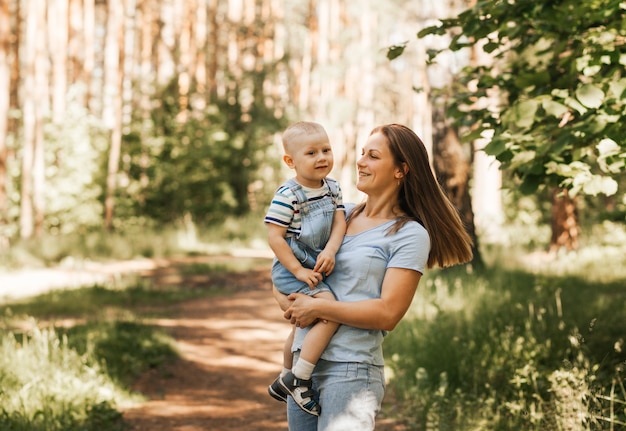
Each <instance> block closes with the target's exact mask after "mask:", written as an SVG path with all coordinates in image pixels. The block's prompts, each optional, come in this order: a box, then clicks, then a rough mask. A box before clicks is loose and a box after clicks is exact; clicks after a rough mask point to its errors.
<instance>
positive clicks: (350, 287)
mask: <svg viewBox="0 0 626 431" xmlns="http://www.w3.org/2000/svg"><path fill="white" fill-rule="evenodd" d="M394 223H395V220H391V221H389V222H387V223H384V224H382V225H380V226H377V227H374V228H372V229H369V230H366V231H363V232H360V233H358V234H356V235H346V236H345V237H344V239H343V242H342V244H341V248H340V249H339V251H338V252H337V254H336V256H335V268H334V270H333V272H332V273H331V274H330V275H329V276H328V278H327V279H326V282H327V283H328V284H329V285H330V286H332V289H333V293H334V294H335V296H336V297H337V300H339V301H346V302H354V301H359V300H362V299H372V298H380V293H381V288H382V283H383V279H384V277H385V271H386V269H387V268H405V269H412V270H415V271H418V272H420V273H422V274H423V273H424V270H425V268H426V263H427V261H428V253H429V251H430V237H429V236H428V232H426V229H425V228H424V227H423V226H422V225H421V224H419V223H418V222H416V221H410V222H407V223H406V224H405V225H404V226H402V228H400V230H399V231H398V232H396V233H394V234H390V235H385V233H386V231H387V230H388V229H390V228H391V227H392V226H393V224H394ZM307 330H308V329H307V328H297V330H296V337H295V339H294V343H293V347H292V350H293V351H297V350H300V348H301V347H302V340H303V338H304V335H305V334H306V331H307ZM384 335H385V331H382V330H379V329H376V330H367V329H360V328H354V327H352V326H347V325H340V326H339V329H338V330H337V332H336V333H335V335H334V336H333V338H332V340H331V341H330V343H329V344H328V346H327V347H326V350H324V353H323V354H322V359H325V360H327V361H335V362H361V363H367V364H372V365H384V359H383V352H382V342H383V337H384Z"/></svg>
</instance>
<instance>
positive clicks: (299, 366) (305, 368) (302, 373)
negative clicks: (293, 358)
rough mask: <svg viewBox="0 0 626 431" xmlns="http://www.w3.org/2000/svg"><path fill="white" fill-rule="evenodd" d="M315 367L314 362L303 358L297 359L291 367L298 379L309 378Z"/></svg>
mask: <svg viewBox="0 0 626 431" xmlns="http://www.w3.org/2000/svg"><path fill="white" fill-rule="evenodd" d="M314 368H315V364H312V363H310V362H307V361H305V360H304V359H302V358H301V359H298V362H296V365H295V367H293V375H294V376H296V377H297V378H299V379H303V380H309V379H310V378H311V374H313V369H314Z"/></svg>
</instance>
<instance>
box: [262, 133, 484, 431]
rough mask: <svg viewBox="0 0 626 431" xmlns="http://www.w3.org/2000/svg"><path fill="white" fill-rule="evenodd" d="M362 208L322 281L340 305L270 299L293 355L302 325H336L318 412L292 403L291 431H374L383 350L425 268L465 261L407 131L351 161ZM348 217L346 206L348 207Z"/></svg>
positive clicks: (319, 378)
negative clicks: (289, 326)
mask: <svg viewBox="0 0 626 431" xmlns="http://www.w3.org/2000/svg"><path fill="white" fill-rule="evenodd" d="M357 168H358V179H357V188H358V189H359V190H360V191H362V192H363V193H365V194H366V195H367V196H366V199H365V201H364V202H363V203H361V204H359V205H357V206H356V207H354V208H352V209H349V211H348V220H347V221H348V228H347V232H346V236H345V238H344V240H343V243H342V245H341V248H340V250H339V252H338V253H337V255H336V263H335V269H334V271H333V273H332V274H331V275H330V276H329V277H328V278H327V282H328V284H329V285H330V286H332V288H333V292H334V294H335V295H336V297H337V299H338V301H327V300H323V299H315V298H310V297H308V296H306V295H302V294H292V295H289V297H285V296H283V295H280V294H279V293H277V291H276V290H275V289H274V295H275V297H276V299H277V301H278V302H279V304H280V305H281V307H282V308H283V309H284V310H286V311H285V317H286V318H287V319H290V320H291V322H292V323H294V324H295V325H296V326H297V327H298V330H297V332H296V336H295V340H294V343H293V347H292V350H293V351H294V352H295V354H296V358H297V357H298V352H299V349H300V347H301V344H302V339H303V338H304V335H305V334H306V331H307V326H309V325H311V324H312V323H313V322H314V321H316V320H318V319H321V320H323V321H332V322H338V323H340V324H341V326H340V327H339V329H338V330H337V333H336V334H335V335H334V336H333V338H332V340H331V342H330V344H329V345H328V347H327V348H326V350H325V351H324V354H323V355H322V359H321V360H320V361H319V362H318V364H317V366H316V368H315V372H314V373H313V387H314V389H315V390H317V391H318V393H319V404H320V406H321V414H320V416H319V417H316V416H312V415H309V414H307V413H305V412H303V411H302V410H301V409H300V408H298V407H297V406H296V405H295V403H293V400H291V398H290V399H289V402H288V406H287V416H288V421H289V429H290V430H292V431H318V430H319V431H332V430H360V431H361V430H373V429H374V425H375V417H376V414H377V413H378V411H379V409H380V406H381V402H382V399H383V395H384V390H385V380H384V375H383V366H384V360H383V355H382V342H383V337H384V335H385V332H386V331H390V330H392V329H393V328H394V327H395V326H396V325H397V324H398V322H399V321H400V319H402V317H403V316H404V314H405V313H406V311H407V310H408V308H409V306H410V304H411V301H412V299H413V296H414V294H415V291H416V289H417V285H418V283H419V281H420V278H421V276H422V274H423V272H424V270H425V268H431V267H433V266H435V265H438V266H440V267H445V266H450V265H454V264H458V263H462V262H467V261H469V260H470V259H471V258H472V251H471V246H472V242H471V239H470V237H469V235H468V234H467V232H466V231H465V229H464V228H463V224H462V222H461V220H460V218H459V216H458V213H457V211H456V210H455V209H454V207H453V206H452V204H451V203H450V201H449V200H448V199H447V197H446V195H445V194H444V192H443V191H442V189H441V188H440V186H439V184H438V183H437V181H436V180H435V178H434V176H433V173H432V171H431V167H430V164H429V162H428V154H427V152H426V149H425V147H424V144H423V143H422V142H421V140H420V139H419V137H418V136H417V135H416V134H415V133H414V132H413V131H412V130H411V129H409V128H407V127H405V126H402V125H399V124H389V125H385V126H380V127H377V128H375V129H374V130H373V131H372V132H371V134H370V136H369V138H368V140H367V143H366V144H365V147H363V151H362V156H361V158H360V159H359V160H358V162H357ZM347 209H348V208H347Z"/></svg>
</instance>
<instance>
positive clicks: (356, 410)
mask: <svg viewBox="0 0 626 431" xmlns="http://www.w3.org/2000/svg"><path fill="white" fill-rule="evenodd" d="M346 348H348V347H346ZM313 388H314V389H316V390H318V391H319V394H320V406H321V407H322V414H321V416H319V417H317V416H313V415H310V414H308V413H305V412H303V411H302V410H301V409H300V408H299V407H298V406H297V405H296V403H294V402H293V399H292V398H291V397H289V398H288V401H287V420H288V423H289V430H290V431H345V430H359V431H373V430H374V425H375V418H376V414H377V413H378V412H379V410H380V406H381V403H382V400H383V396H384V394H385V377H384V370H383V367H381V366H376V365H368V364H361V363H357V362H329V361H325V360H323V359H320V360H319V362H318V363H317V365H316V366H315V371H314V372H313Z"/></svg>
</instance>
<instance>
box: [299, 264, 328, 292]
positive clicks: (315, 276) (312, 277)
mask: <svg viewBox="0 0 626 431" xmlns="http://www.w3.org/2000/svg"><path fill="white" fill-rule="evenodd" d="M294 275H295V276H296V278H297V279H298V280H300V281H302V282H303V283H306V284H307V285H308V286H309V289H313V288H314V287H315V286H317V283H319V282H320V281H322V274H321V273H319V272H316V271H314V270H312V269H308V268H304V267H302V268H300V269H299V270H298V271H296V273H295V274H294Z"/></svg>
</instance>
